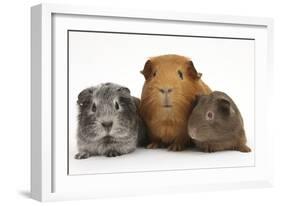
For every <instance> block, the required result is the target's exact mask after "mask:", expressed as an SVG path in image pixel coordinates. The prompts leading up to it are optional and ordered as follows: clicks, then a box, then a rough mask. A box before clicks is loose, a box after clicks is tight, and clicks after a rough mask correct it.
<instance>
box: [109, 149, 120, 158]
mask: <svg viewBox="0 0 281 206" xmlns="http://www.w3.org/2000/svg"><path fill="white" fill-rule="evenodd" d="M120 155H121V153H119V152H117V151H115V150H109V151H107V152H106V153H105V156H106V157H116V156H120Z"/></svg>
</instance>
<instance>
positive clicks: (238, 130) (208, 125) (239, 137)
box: [188, 91, 251, 152]
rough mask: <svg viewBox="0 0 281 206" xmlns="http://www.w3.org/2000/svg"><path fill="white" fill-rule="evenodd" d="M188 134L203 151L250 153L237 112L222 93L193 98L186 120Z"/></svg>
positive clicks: (216, 92) (232, 103) (227, 97)
mask: <svg viewBox="0 0 281 206" xmlns="http://www.w3.org/2000/svg"><path fill="white" fill-rule="evenodd" d="M188 133H189V135H190V136H191V138H192V139H193V140H194V142H195V145H196V146H197V147H198V148H199V149H201V150H203V151H204V152H216V151H222V150H238V151H240V152H250V151H251V149H250V148H249V147H248V146H247V145H246V135H245V131H244V124H243V119H242V116H241V114H240V111H239V109H238V108H237V106H236V104H235V103H234V101H233V100H232V99H231V98H230V97H229V96H228V95H227V94H225V93H223V92H219V91H214V92H212V93H211V94H209V95H200V96H198V97H197V100H196V103H195V107H194V109H193V111H192V113H191V115H190V118H189V121H188Z"/></svg>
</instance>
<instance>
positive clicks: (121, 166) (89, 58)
mask: <svg viewBox="0 0 281 206" xmlns="http://www.w3.org/2000/svg"><path fill="white" fill-rule="evenodd" d="M254 46H255V42H254V40H250V39H224V38H201V37H187V36H185V37H175V36H159V35H140V34H116V33H97V32H81V31H70V32H69V130H70V131H69V147H70V148H69V173H70V174H93V173H112V172H133V171H155V170H173V169H201V168H217V167H241V166H254V151H255V149H254V137H255V136H254V109H255V104H254V102H255V101H254V98H255V96H254V93H255V90H254V89H255V85H254V79H255V65H254V62H255V52H254ZM162 54H179V55H183V56H188V57H190V58H191V59H192V60H193V63H194V65H195V67H196V69H197V70H198V72H202V73H203V76H202V79H203V80H204V81H205V82H206V83H207V84H208V85H209V86H210V87H211V88H212V89H213V90H220V91H224V92H226V93H227V94H229V95H230V96H231V97H232V98H233V99H234V101H235V102H236V103H237V105H238V107H239V109H240V111H241V113H242V115H243V118H244V123H245V130H246V134H247V139H248V145H249V146H250V147H251V148H252V149H253V152H251V153H240V152H237V151H225V152H218V153H214V154H208V153H201V152H197V151H184V152H178V153H173V152H168V151H167V150H156V151H152V150H145V149H138V150H137V151H136V152H134V153H131V154H127V155H123V156H119V157H116V158H106V157H92V158H89V159H87V160H76V159H74V155H75V153H77V148H76V130H77V113H78V111H77V105H76V101H77V97H78V94H79V92H81V91H82V90H83V89H85V88H87V87H89V86H94V85H97V84H100V83H105V82H114V83H118V84H121V85H124V86H126V87H128V88H129V89H130V90H131V93H132V95H134V96H136V97H138V98H140V95H141V89H142V86H143V83H144V77H143V76H142V75H141V74H140V72H139V71H140V70H142V69H143V66H144V64H145V61H146V60H147V59H148V58H149V57H151V56H157V55H162ZM167 162H169V164H167Z"/></svg>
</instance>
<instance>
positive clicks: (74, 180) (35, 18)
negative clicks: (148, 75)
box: [31, 4, 273, 201]
mask: <svg viewBox="0 0 281 206" xmlns="http://www.w3.org/2000/svg"><path fill="white" fill-rule="evenodd" d="M57 16H61V17H65V16H67V18H69V22H70V24H67V23H65V24H64V23H63V24H59V23H57V22H58V21H56V20H55V18H56V17H57ZM74 17H75V18H76V17H77V18H76V19H75V18H74ZM71 18H73V21H72V19H71ZM99 18H100V19H106V22H101V23H102V25H103V26H104V27H106V26H107V27H108V28H109V27H110V26H112V30H110V31H111V32H112V31H114V32H123V31H124V30H126V31H127V32H136V31H137V30H138V29H142V28H141V26H139V27H138V28H134V29H135V30H132V27H126V25H127V24H128V25H129V24H130V23H135V22H134V21H137V22H138V23H139V24H140V25H142V26H143V28H144V27H147V28H148V29H150V30H151V32H152V33H158V34H162V33H163V32H164V30H161V27H159V28H157V29H156V28H153V25H152V24H151V25H150V23H149V22H152V23H153V22H160V23H161V24H163V26H165V24H169V25H172V24H176V25H175V28H177V29H178V30H177V31H176V32H177V35H181V32H183V28H184V27H186V25H187V24H192V25H193V26H194V27H196V26H198V25H200V26H201V27H202V28H203V29H198V30H196V31H195V34H191V35H195V36H211V37H212V36H213V37H222V38H245V39H253V40H255V50H254V53H255V73H254V74H253V75H254V82H255V84H254V85H255V114H254V116H255V127H254V128H255V131H254V132H255V148H254V150H255V151H254V152H255V153H254V154H255V157H254V158H255V159H254V161H255V162H254V165H253V166H250V167H236V168H234V167H225V168H223V167H220V168H202V169H194V170H184V169H183V170H166V171H156V170H155V171H150V172H147V171H142V172H139V171H131V172H122V173H111V174H106V173H102V174H93V175H74V176H71V175H69V172H68V163H66V162H67V161H68V160H67V159H66V158H65V155H66V152H65V151H67V144H68V142H67V141H64V140H63V141H62V140H57V139H56V138H57V136H58V134H55V132H54V131H55V128H56V127H57V124H59V121H60V117H61V116H64V115H66V113H58V111H57V110H56V107H55V105H56V98H57V97H58V96H57V95H61V96H63V91H64V90H63V89H64V88H61V87H60V86H59V85H58V82H57V81H60V78H61V79H62V82H63V81H64V80H63V77H62V75H63V73H61V72H60V71H62V70H63V68H62V70H60V69H58V68H57V65H56V63H55V61H57V59H56V58H57V57H58V56H56V54H57V53H60V52H61V50H63V51H64V50H66V49H67V48H66V42H64V41H60V43H58V44H57V42H54V36H55V35H57V34H58V35H60V34H59V32H60V31H62V34H63V35H65V36H64V37H63V38H66V35H67V32H65V31H67V30H71V29H84V30H87V29H86V28H90V27H93V25H92V24H91V21H90V20H95V19H99ZM83 19H84V20H83ZM89 19H90V20H89ZM116 20H118V21H120V22H121V21H122V22H121V24H123V28H122V29H123V30H122V31H121V30H118V27H117V26H116V24H114V23H116V22H114V21H116ZM61 22H62V21H61ZM63 22H66V21H63ZM70 25H71V26H72V27H71V26H70ZM73 25H76V26H73ZM77 25H79V26H77ZM95 26H98V23H97V24H96V25H95ZM103 26H100V28H102V27H103ZM74 27H75V28H74ZM120 28H121V27H120ZM272 29H273V21H272V19H269V18H258V17H235V16H220V15H202V14H189V13H166V12H165V13H159V12H148V11H127V10H113V9H101V8H92V7H83V6H70V5H56V4H40V5H37V6H34V7H32V8H31V57H32V58H31V94H32V97H31V108H32V111H31V125H32V126H31V196H32V198H34V199H36V200H39V201H53V200H68V199H84V198H97V197H113V196H124V195H140V194H151V193H155V194H156V193H174V192H188V191H209V190H214V189H238V188H251V187H269V186H272V184H273V183H272V182H273V161H272V158H273V135H272V133H271V132H270V130H269V125H268V122H269V121H268V120H269V117H270V114H269V112H268V108H269V106H270V100H271V93H270V92H268V91H271V89H270V88H271V85H272V83H271V77H272V76H273V54H272V51H273V48H272V47H273V36H272V35H273V32H272ZM54 31H55V32H58V33H56V34H54ZM174 32H175V31H174ZM58 40H64V39H59V38H58ZM61 57H62V58H60V60H58V61H62V63H61V64H59V65H62V67H65V64H67V63H66V61H65V58H68V57H67V56H61ZM140 69H141V68H140ZM140 69H139V70H140ZM264 94H266V96H267V98H264ZM64 95H65V94H64ZM58 114H59V115H58ZM61 121H62V120H61ZM63 136H64V135H63ZM62 139H64V138H62ZM265 140H266V141H265ZM64 150H65V151H64ZM67 155H68V154H67ZM66 166H67V167H66ZM163 180H165V181H163Z"/></svg>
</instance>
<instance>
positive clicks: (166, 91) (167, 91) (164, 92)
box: [159, 88, 173, 94]
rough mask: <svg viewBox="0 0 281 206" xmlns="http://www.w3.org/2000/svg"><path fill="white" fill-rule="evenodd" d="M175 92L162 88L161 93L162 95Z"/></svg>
mask: <svg viewBox="0 0 281 206" xmlns="http://www.w3.org/2000/svg"><path fill="white" fill-rule="evenodd" d="M172 91H173V89H172V88H160V89H159V92H161V93H162V94H169V93H171V92H172Z"/></svg>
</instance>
